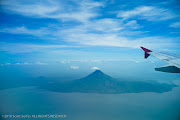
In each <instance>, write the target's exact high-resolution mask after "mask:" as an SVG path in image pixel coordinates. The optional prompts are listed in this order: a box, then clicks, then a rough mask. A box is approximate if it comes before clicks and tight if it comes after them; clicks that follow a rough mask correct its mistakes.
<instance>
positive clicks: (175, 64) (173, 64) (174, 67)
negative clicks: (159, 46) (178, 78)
mask: <svg viewBox="0 0 180 120" xmlns="http://www.w3.org/2000/svg"><path fill="white" fill-rule="evenodd" d="M141 48H142V49H143V50H144V52H145V56H144V58H148V57H149V56H150V55H152V56H155V57H157V58H159V59H161V60H163V61H165V62H167V63H168V65H166V66H162V67H158V68H155V70H156V71H161V72H169V73H180V58H179V57H177V56H173V55H168V54H164V53H158V52H154V51H152V50H149V49H147V48H144V47H141Z"/></svg>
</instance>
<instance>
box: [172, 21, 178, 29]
mask: <svg viewBox="0 0 180 120" xmlns="http://www.w3.org/2000/svg"><path fill="white" fill-rule="evenodd" d="M170 27H173V28H180V22H175V23H172V24H171V25H170Z"/></svg>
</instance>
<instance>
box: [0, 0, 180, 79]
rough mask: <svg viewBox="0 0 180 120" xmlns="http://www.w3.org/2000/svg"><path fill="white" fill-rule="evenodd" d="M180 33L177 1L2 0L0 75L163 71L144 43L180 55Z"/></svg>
mask: <svg viewBox="0 0 180 120" xmlns="http://www.w3.org/2000/svg"><path fill="white" fill-rule="evenodd" d="M179 33H180V2H179V1H178V0H158V1H157V0H138V1H135V0H128V1H124V0H101V1H97V0H81V1H80V0H43V1H42V0H36V1H32V0H31V1H22V0H1V1H0V38H1V39H0V54H1V55H0V56H1V57H0V69H1V73H0V74H1V75H7V74H9V72H11V73H13V75H17V74H20V73H22V74H20V76H22V75H24V76H26V75H32V76H40V75H50V76H59V74H64V75H65V74H66V75H68V74H72V75H77V73H78V71H79V72H80V71H81V72H83V73H84V75H85V74H87V73H89V72H90V70H91V68H93V67H97V68H100V69H101V70H104V71H106V72H108V73H110V74H112V75H113V74H114V76H115V77H120V76H121V75H124V73H125V75H129V76H131V75H132V74H134V75H135V74H136V76H140V75H141V73H142V72H144V73H147V74H148V75H149V76H152V75H151V74H152V73H153V74H154V75H156V74H158V75H162V76H163V75H164V73H157V72H155V71H154V66H156V65H157V66H158V65H161V64H162V65H164V63H161V62H160V61H158V60H157V59H155V58H150V59H149V60H144V59H143V54H144V53H143V51H142V50H141V49H140V46H144V47H147V48H149V49H152V50H155V51H157V52H158V51H161V52H168V53H175V54H180V52H179V50H180V47H179V46H180V40H179V39H180V34H179ZM148 67H150V70H147V68H148ZM115 73H116V74H115ZM168 75H169V74H168ZM170 76H171V77H172V74H171V75H170ZM77 77H78V76H77ZM131 77H132V76H131ZM178 77H179V76H178Z"/></svg>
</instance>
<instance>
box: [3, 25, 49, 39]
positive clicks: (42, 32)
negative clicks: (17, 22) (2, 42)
mask: <svg viewBox="0 0 180 120" xmlns="http://www.w3.org/2000/svg"><path fill="white" fill-rule="evenodd" d="M0 32H6V33H12V34H27V35H33V36H38V37H41V36H45V35H48V34H50V31H49V30H48V29H46V28H40V29H28V28H26V27H25V26H21V27H15V28H4V29H1V30H0Z"/></svg>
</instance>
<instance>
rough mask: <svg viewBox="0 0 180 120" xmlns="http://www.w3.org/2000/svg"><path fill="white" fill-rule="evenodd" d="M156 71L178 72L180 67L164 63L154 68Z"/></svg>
mask: <svg viewBox="0 0 180 120" xmlns="http://www.w3.org/2000/svg"><path fill="white" fill-rule="evenodd" d="M155 70H156V71H161V72H169V73H180V69H179V68H177V67H175V66H173V65H166V66H162V67H158V68H155Z"/></svg>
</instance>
